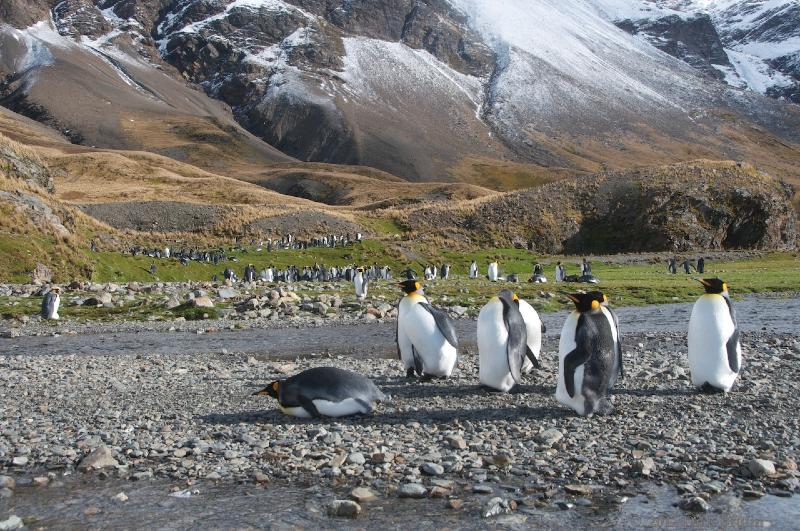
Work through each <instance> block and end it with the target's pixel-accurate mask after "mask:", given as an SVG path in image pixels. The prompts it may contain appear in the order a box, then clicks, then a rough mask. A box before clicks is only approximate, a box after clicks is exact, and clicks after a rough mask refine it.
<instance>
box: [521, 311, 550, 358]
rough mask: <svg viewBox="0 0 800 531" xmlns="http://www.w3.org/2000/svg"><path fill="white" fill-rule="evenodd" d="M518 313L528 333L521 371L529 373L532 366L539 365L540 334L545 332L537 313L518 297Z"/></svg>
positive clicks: (540, 350)
mask: <svg viewBox="0 0 800 531" xmlns="http://www.w3.org/2000/svg"><path fill="white" fill-rule="evenodd" d="M517 305H518V307H519V313H521V314H522V320H523V321H525V329H526V331H527V334H528V339H527V341H526V344H527V347H528V350H527V352H526V357H525V361H524V362H523V363H522V372H523V373H524V374H529V373H530V372H531V371H532V370H533V368H534V367H536V368H537V369H538V368H539V367H540V365H539V355H540V354H541V352H542V335H543V334H544V333H545V332H547V329H546V328H545V326H544V323H543V322H542V320H541V318H540V317H539V313H538V312H537V311H536V310H535V309H534V308H533V306H531V305H530V304H529V303H528V302H527V301H525V300H523V299H519V300H518V301H517Z"/></svg>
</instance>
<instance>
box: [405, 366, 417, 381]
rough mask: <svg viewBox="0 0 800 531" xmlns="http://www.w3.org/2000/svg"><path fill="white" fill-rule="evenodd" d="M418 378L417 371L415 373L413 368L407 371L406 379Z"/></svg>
mask: <svg viewBox="0 0 800 531" xmlns="http://www.w3.org/2000/svg"><path fill="white" fill-rule="evenodd" d="M416 377H417V371H415V370H414V368H413V367H412V368H411V369H408V370H406V378H416Z"/></svg>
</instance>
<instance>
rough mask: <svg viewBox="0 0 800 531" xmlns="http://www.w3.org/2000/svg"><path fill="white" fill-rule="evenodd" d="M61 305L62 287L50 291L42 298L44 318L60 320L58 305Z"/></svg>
mask: <svg viewBox="0 0 800 531" xmlns="http://www.w3.org/2000/svg"><path fill="white" fill-rule="evenodd" d="M60 305H61V288H58V287H55V288H52V289H51V290H50V291H48V292H47V293H46V294H45V296H44V298H43V299H42V318H43V319H53V320H56V321H57V320H58V319H60V317H59V316H58V307H59V306H60Z"/></svg>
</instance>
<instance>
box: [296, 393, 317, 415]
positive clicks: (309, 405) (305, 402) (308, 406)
mask: <svg viewBox="0 0 800 531" xmlns="http://www.w3.org/2000/svg"><path fill="white" fill-rule="evenodd" d="M297 402H298V403H299V404H300V407H302V408H303V409H305V410H306V411H308V412H309V413H310V414H311V416H312V417H315V418H320V417H322V414H321V413H320V412H319V410H318V409H317V406H316V404H314V401H313V400H311V399H310V398H308V397H307V396H298V397H297Z"/></svg>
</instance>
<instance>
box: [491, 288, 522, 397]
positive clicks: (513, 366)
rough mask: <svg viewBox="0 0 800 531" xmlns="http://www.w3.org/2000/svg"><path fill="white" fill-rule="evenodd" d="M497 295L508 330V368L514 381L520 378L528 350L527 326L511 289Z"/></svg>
mask: <svg viewBox="0 0 800 531" xmlns="http://www.w3.org/2000/svg"><path fill="white" fill-rule="evenodd" d="M497 297H498V298H499V299H500V302H501V303H502V304H503V321H504V323H505V325H506V330H508V346H507V356H508V369H509V371H510V372H511V376H512V378H514V381H515V382H516V383H520V381H521V380H522V365H523V364H524V363H525V356H526V354H527V352H528V328H527V326H525V319H523V318H522V313H520V311H519V306H518V305H517V303H516V300H515V299H516V298H517V296H516V295H515V294H514V293H512V292H511V290H507V289H505V290H503V291H501V292H500V293H499V294H498V295H497Z"/></svg>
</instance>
